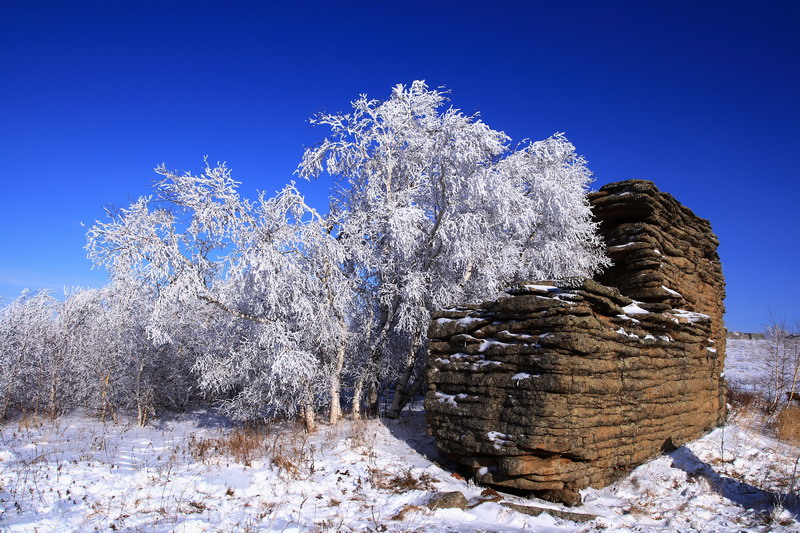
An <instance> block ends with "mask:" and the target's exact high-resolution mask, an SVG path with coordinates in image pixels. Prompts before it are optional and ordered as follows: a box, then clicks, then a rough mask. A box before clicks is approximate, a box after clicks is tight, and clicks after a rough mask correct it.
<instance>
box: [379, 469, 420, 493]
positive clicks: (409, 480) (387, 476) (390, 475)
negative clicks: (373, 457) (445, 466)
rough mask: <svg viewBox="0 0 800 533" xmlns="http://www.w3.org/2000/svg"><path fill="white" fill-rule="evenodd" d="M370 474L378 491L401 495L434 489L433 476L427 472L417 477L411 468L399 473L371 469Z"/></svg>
mask: <svg viewBox="0 0 800 533" xmlns="http://www.w3.org/2000/svg"><path fill="white" fill-rule="evenodd" d="M369 472H370V481H371V482H372V486H373V487H375V488H376V489H382V490H388V491H390V492H394V493H397V494H401V493H403V492H407V491H410V490H432V489H433V488H434V484H433V482H434V479H433V476H431V475H430V474H429V473H428V472H425V471H422V472H421V473H420V474H419V475H415V474H414V472H413V471H412V470H411V469H410V468H408V469H406V470H403V471H402V472H399V473H398V472H384V471H382V470H378V469H374V468H371V469H370V471H369Z"/></svg>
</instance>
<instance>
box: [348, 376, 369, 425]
mask: <svg viewBox="0 0 800 533" xmlns="http://www.w3.org/2000/svg"><path fill="white" fill-rule="evenodd" d="M366 378H367V374H366V372H363V373H362V374H361V375H360V376H358V379H357V380H356V386H355V388H354V389H353V406H352V407H351V408H350V418H352V419H353V420H361V418H362V416H361V398H362V397H363V396H364V381H365V380H366Z"/></svg>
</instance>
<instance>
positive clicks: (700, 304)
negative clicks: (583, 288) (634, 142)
mask: <svg viewBox="0 0 800 533" xmlns="http://www.w3.org/2000/svg"><path fill="white" fill-rule="evenodd" d="M589 202H590V203H591V204H592V211H593V212H594V216H595V218H596V219H597V221H598V222H600V235H601V236H602V237H603V240H604V241H605V243H606V247H607V248H606V251H607V253H608V255H609V257H610V258H611V260H612V261H613V262H614V264H613V266H611V267H609V268H607V269H606V270H605V271H604V272H603V273H602V274H601V275H599V276H597V278H596V280H597V281H598V282H600V283H602V284H604V285H608V286H611V287H616V288H618V289H619V291H620V292H621V293H622V294H624V295H626V296H628V297H630V298H633V299H634V300H637V301H638V302H641V306H642V307H643V308H645V309H648V310H650V311H663V310H667V309H686V310H689V311H694V312H698V313H703V314H706V315H709V316H710V317H711V326H712V338H713V339H714V342H715V343H716V345H717V349H718V350H719V352H720V353H722V352H724V349H725V338H726V335H725V325H724V323H723V320H722V317H723V315H724V314H725V306H724V304H723V300H724V298H725V281H724V278H723V276H722V265H721V264H720V261H719V255H718V254H717V247H718V246H719V241H718V240H717V237H716V235H714V233H713V232H712V231H711V224H710V223H709V222H708V220H705V219H703V218H700V217H698V216H697V215H695V214H694V213H692V211H691V210H690V209H689V208H687V207H685V206H683V205H681V204H680V203H678V201H677V200H675V198H673V197H672V195H670V194H667V193H664V192H661V191H659V190H658V189H657V188H656V186H655V185H654V184H653V182H651V181H644V180H628V181H621V182H617V183H610V184H608V185H605V186H604V187H602V188H601V189H600V190H599V191H597V192H595V193H592V194H590V195H589Z"/></svg>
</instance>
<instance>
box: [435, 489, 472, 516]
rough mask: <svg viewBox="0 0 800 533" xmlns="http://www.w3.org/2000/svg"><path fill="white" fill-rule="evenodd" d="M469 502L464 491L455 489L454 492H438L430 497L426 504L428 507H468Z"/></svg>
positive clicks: (462, 508)
mask: <svg viewBox="0 0 800 533" xmlns="http://www.w3.org/2000/svg"><path fill="white" fill-rule="evenodd" d="M468 505H469V502H468V501H467V498H466V496H464V494H463V493H461V492H459V491H457V490H455V491H452V492H437V493H436V494H434V495H433V496H431V497H430V499H429V500H428V503H427V504H426V506H427V507H428V509H431V510H434V511H435V510H436V509H461V510H462V511H464V510H466V509H467V506H468Z"/></svg>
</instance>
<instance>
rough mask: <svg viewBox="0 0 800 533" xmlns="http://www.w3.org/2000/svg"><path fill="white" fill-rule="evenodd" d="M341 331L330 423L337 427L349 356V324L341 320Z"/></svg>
mask: <svg viewBox="0 0 800 533" xmlns="http://www.w3.org/2000/svg"><path fill="white" fill-rule="evenodd" d="M339 330H340V332H341V333H342V335H343V337H342V340H341V341H339V348H338V349H337V350H336V360H335V361H334V366H333V374H332V375H331V382H330V396H331V410H330V413H329V417H328V422H329V423H330V424H331V425H336V424H338V423H339V420H340V419H341V418H342V399H341V396H342V369H344V359H345V355H346V354H347V337H346V336H345V335H346V333H347V324H345V322H344V319H342V318H341V317H340V318H339Z"/></svg>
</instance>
